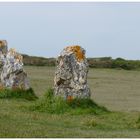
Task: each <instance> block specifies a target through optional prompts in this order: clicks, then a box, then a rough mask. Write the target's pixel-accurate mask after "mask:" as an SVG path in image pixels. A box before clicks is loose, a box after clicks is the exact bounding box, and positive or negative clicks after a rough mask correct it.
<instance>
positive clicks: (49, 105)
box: [29, 89, 109, 115]
mask: <svg viewBox="0 0 140 140" xmlns="http://www.w3.org/2000/svg"><path fill="white" fill-rule="evenodd" d="M29 108H30V110H32V111H39V112H47V113H52V114H64V113H68V114H71V115H81V114H95V115H97V114H103V113H106V112H109V111H108V110H107V109H106V108H105V107H102V106H99V105H97V104H96V103H95V102H94V101H93V100H91V99H73V100H72V101H67V100H64V99H63V98H62V97H55V96H54V93H53V90H52V89H48V90H47V91H46V93H45V95H44V96H43V97H42V98H41V99H40V100H38V101H36V102H35V104H34V105H32V106H31V107H29Z"/></svg>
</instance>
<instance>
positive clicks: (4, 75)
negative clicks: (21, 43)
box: [0, 45, 30, 90]
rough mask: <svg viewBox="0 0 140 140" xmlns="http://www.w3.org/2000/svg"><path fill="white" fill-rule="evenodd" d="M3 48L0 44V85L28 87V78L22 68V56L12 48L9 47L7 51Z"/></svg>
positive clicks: (4, 86) (5, 86)
mask: <svg viewBox="0 0 140 140" xmlns="http://www.w3.org/2000/svg"><path fill="white" fill-rule="evenodd" d="M5 47H7V45H5ZM4 50H6V48H4V47H1V46H0V61H1V64H2V65H1V66H2V67H1V68H2V70H1V87H3V88H11V89H13V88H19V89H25V90H26V89H29V88H30V84H29V80H28V78H27V74H26V72H25V71H24V69H23V57H22V56H21V55H20V54H19V53H17V52H16V51H15V50H14V49H9V51H8V50H7V52H6V51H4Z"/></svg>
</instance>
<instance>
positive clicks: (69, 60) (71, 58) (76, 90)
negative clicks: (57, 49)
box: [54, 46, 90, 100]
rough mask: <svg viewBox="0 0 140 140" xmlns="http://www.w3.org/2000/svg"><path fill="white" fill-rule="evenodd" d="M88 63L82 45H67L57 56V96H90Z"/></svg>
mask: <svg viewBox="0 0 140 140" xmlns="http://www.w3.org/2000/svg"><path fill="white" fill-rule="evenodd" d="M87 74H88V63H87V60H86V57H85V50H84V49H83V48H81V47H80V46H70V47H66V48H65V49H64V50H63V51H62V52H61V53H60V56H59V57H58V58H57V69H56V72H55V78H54V91H55V96H61V97H64V98H65V99H68V100H69V99H74V98H89V97H90V89H89V87H88V84H87Z"/></svg>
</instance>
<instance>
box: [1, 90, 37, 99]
mask: <svg viewBox="0 0 140 140" xmlns="http://www.w3.org/2000/svg"><path fill="white" fill-rule="evenodd" d="M0 98H23V99H27V100H35V99H37V98H38V97H37V96H36V95H35V93H34V90H33V89H32V88H30V89H28V90H22V89H2V90H0Z"/></svg>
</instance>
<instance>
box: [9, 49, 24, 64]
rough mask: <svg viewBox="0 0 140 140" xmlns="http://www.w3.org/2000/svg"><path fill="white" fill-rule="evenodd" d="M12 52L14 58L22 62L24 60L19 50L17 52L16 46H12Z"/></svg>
mask: <svg viewBox="0 0 140 140" xmlns="http://www.w3.org/2000/svg"><path fill="white" fill-rule="evenodd" d="M9 52H10V54H11V55H13V56H14V58H15V59H16V60H17V61H18V62H22V61H23V56H22V55H20V54H19V53H18V52H16V50H15V49H14V48H10V50H9Z"/></svg>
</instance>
